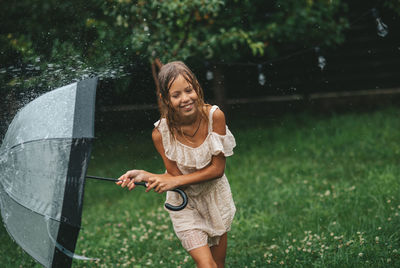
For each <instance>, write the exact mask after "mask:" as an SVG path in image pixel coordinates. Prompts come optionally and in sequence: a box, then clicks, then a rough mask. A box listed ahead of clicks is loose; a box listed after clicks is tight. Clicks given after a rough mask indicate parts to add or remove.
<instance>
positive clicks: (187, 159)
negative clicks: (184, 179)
mask: <svg viewBox="0 0 400 268" xmlns="http://www.w3.org/2000/svg"><path fill="white" fill-rule="evenodd" d="M217 108H218V106H215V105H214V106H212V108H211V110H210V113H209V125H208V135H207V137H206V139H205V140H204V142H203V143H202V144H201V145H200V146H198V147H195V148H193V147H190V146H187V145H185V144H182V143H180V142H179V141H178V140H176V139H175V138H174V137H173V136H172V135H171V133H170V132H169V129H168V125H167V122H166V119H165V118H162V119H161V121H160V120H159V121H157V122H156V123H154V125H155V126H156V127H157V129H158V130H159V132H160V133H161V136H162V143H163V146H164V151H165V155H166V157H167V158H168V159H170V160H172V161H175V162H176V164H177V166H178V168H179V170H180V171H181V172H182V174H189V173H193V172H195V171H196V170H199V169H202V168H204V167H206V166H207V165H208V164H209V163H210V162H211V159H212V156H213V155H218V154H220V153H223V154H224V156H225V157H228V156H231V155H232V154H233V148H234V147H235V146H236V142H235V138H234V137H233V135H232V133H231V132H230V131H229V129H228V127H227V126H226V134H225V135H219V134H218V133H215V132H213V130H212V116H213V113H214V111H215V110H216V109H217ZM181 189H182V190H184V191H185V192H186V194H187V196H188V204H187V206H186V208H184V209H183V210H181V211H169V210H167V211H168V212H169V215H170V218H171V220H172V223H173V226H174V230H175V233H176V235H177V236H178V238H179V239H180V240H181V242H182V245H183V247H184V248H185V249H186V250H187V251H190V250H192V249H195V248H198V247H201V246H205V245H207V244H208V245H209V246H214V245H218V243H219V239H220V236H221V235H223V234H224V233H226V232H228V231H229V230H230V228H231V224H232V220H233V217H234V215H235V211H236V208H235V204H234V202H233V199H232V193H231V189H230V186H229V182H228V180H227V178H226V176H225V174H224V175H223V176H222V177H221V178H217V179H213V180H209V181H206V182H202V183H199V184H193V185H189V186H185V187H181ZM166 202H168V203H170V204H174V205H177V204H181V202H182V200H181V198H180V196H179V194H178V193H175V192H171V191H168V192H167V200H166Z"/></svg>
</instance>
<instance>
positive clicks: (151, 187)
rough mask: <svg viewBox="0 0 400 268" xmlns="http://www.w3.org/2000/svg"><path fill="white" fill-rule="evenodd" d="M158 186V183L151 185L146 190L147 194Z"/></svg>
mask: <svg viewBox="0 0 400 268" xmlns="http://www.w3.org/2000/svg"><path fill="white" fill-rule="evenodd" d="M156 186H157V182H156V181H155V182H153V183H149V184H148V186H147V189H146V193H147V192H149V191H150V190H151V189H153V188H154V187H156Z"/></svg>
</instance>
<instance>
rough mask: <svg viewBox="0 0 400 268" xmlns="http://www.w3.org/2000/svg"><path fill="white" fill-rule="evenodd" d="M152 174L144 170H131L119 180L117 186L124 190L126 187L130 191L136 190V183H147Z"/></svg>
mask: <svg viewBox="0 0 400 268" xmlns="http://www.w3.org/2000/svg"><path fill="white" fill-rule="evenodd" d="M149 177H150V174H149V173H148V172H146V171H144V170H137V169H133V170H129V171H127V172H126V173H125V174H124V175H122V176H121V177H119V178H118V182H116V184H117V185H121V187H122V188H124V187H125V186H127V187H128V189H129V190H132V189H133V188H135V182H141V181H144V182H147V181H148V178H149Z"/></svg>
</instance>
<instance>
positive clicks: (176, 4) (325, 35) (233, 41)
mask: <svg viewBox="0 0 400 268" xmlns="http://www.w3.org/2000/svg"><path fill="white" fill-rule="evenodd" d="M345 9H346V6H345V5H344V4H343V3H342V2H341V1H312V0H308V1H294V0H277V1H272V2H265V1H261V0H254V1H250V0H245V1H238V0H226V1H222V0H208V1H205V0H183V1H177V0H168V1H144V0H138V1H131V0H119V1H113V0H110V1H106V2H104V5H103V10H104V14H106V15H107V16H109V18H108V21H109V22H112V23H111V24H108V23H104V22H102V21H97V22H95V23H96V28H97V30H98V31H99V37H100V39H101V40H103V43H104V44H109V45H111V44H112V48H107V50H108V49H111V50H113V53H114V52H115V53H116V54H117V55H119V57H120V58H124V57H125V56H126V54H130V55H131V56H141V57H142V58H145V59H148V60H149V62H150V63H151V64H152V65H153V76H155V71H156V69H157V68H158V67H159V65H158V64H157V62H158V59H160V60H161V61H162V62H168V61H170V60H175V59H181V60H186V59H189V60H190V59H196V58H197V59H202V60H208V61H210V62H213V63H214V65H216V66H217V69H216V73H217V76H218V78H219V79H223V74H222V71H221V70H220V68H218V66H219V65H218V63H221V62H224V63H229V62H234V61H237V60H243V59H248V58H249V57H250V58H251V59H254V58H255V59H256V60H257V58H264V59H265V58H266V57H274V56H276V55H279V53H280V51H281V48H282V44H286V47H290V46H296V47H302V46H310V45H316V44H323V45H328V46H331V45H334V44H338V43H341V42H343V40H344V35H343V31H344V29H346V27H347V25H348V23H347V19H346V18H345V17H344V16H343V13H341V12H343V11H344V10H345ZM341 14H342V15H341ZM115 44H117V46H115ZM121 53H123V54H121ZM128 58H129V57H128ZM216 85H217V86H216V88H218V90H217V92H216V93H215V95H216V96H219V95H220V96H222V98H223V96H224V94H223V93H222V94H221V92H220V91H221V90H222V91H223V86H218V85H221V81H218V83H216ZM220 101H222V100H220Z"/></svg>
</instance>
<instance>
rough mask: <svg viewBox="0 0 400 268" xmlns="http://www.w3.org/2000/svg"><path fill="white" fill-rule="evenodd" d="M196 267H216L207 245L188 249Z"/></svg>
mask: <svg viewBox="0 0 400 268" xmlns="http://www.w3.org/2000/svg"><path fill="white" fill-rule="evenodd" d="M189 254H190V256H192V258H193V260H194V261H195V262H196V265H197V267H198V268H217V264H216V263H215V261H214V258H213V255H212V254H211V251H210V248H209V247H208V245H206V246H202V247H199V248H195V249H192V250H191V251H189Z"/></svg>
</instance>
